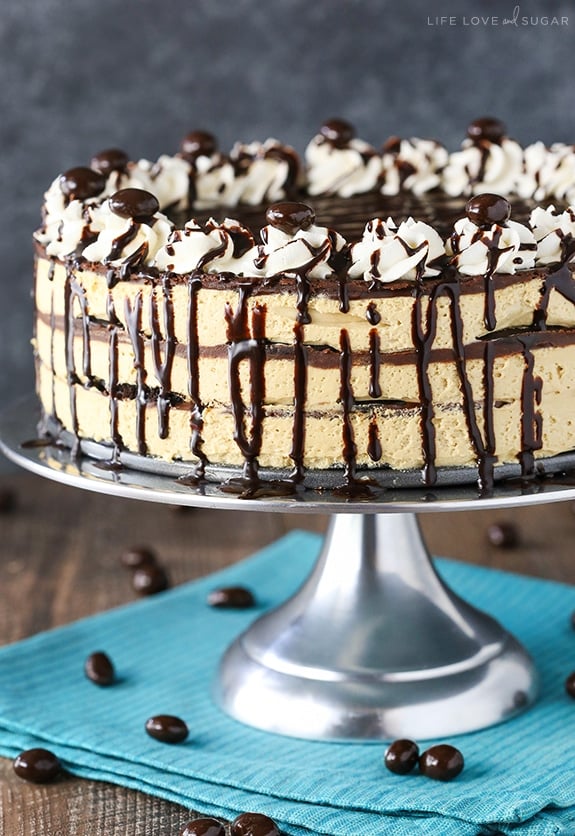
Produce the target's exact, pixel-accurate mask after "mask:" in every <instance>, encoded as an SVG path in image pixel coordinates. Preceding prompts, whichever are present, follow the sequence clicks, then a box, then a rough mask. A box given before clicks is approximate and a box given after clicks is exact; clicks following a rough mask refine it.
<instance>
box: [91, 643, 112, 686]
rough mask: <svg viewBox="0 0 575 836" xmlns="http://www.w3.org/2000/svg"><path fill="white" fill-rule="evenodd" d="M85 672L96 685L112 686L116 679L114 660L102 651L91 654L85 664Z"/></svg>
mask: <svg viewBox="0 0 575 836" xmlns="http://www.w3.org/2000/svg"><path fill="white" fill-rule="evenodd" d="M84 672H85V674H86V676H87V677H88V679H89V680H91V681H92V682H94V683H95V684H96V685H104V686H105V685H111V684H112V683H113V681H114V678H115V672H114V665H113V663H112V660H111V659H110V657H109V656H108V654H107V653H104V652H103V651H102V650H97V651H95V652H94V653H90V655H89V656H88V658H87V659H86V661H85V663H84Z"/></svg>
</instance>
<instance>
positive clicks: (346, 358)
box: [339, 328, 357, 482]
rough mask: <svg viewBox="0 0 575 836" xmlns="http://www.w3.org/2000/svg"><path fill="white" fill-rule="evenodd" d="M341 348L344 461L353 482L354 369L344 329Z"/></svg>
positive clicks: (340, 342)
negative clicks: (352, 378)
mask: <svg viewBox="0 0 575 836" xmlns="http://www.w3.org/2000/svg"><path fill="white" fill-rule="evenodd" d="M339 346H340V349H341V353H340V355H339V369H340V388H339V398H340V401H341V406H342V409H343V421H342V432H343V450H342V455H343V460H344V462H345V478H346V480H347V481H348V482H349V481H353V480H354V479H355V470H356V457H357V447H356V444H355V439H354V432H353V425H352V423H351V413H352V410H353V407H354V403H355V400H354V397H353V389H352V386H351V369H352V355H351V343H350V339H349V334H348V333H347V331H346V330H345V328H342V330H341V331H340V335H339Z"/></svg>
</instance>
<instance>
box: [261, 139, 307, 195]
mask: <svg viewBox="0 0 575 836" xmlns="http://www.w3.org/2000/svg"><path fill="white" fill-rule="evenodd" d="M264 159H266V160H280V161H281V162H285V163H287V175H286V179H285V180H284V183H283V187H284V189H285V191H286V194H288V195H289V194H291V193H292V192H294V191H295V189H296V188H297V184H298V180H299V173H300V159H299V155H298V154H297V153H296V152H295V151H294V150H293V148H290V147H289V146H287V145H282V146H281V147H272V148H268V149H267V151H266V152H265V154H264Z"/></svg>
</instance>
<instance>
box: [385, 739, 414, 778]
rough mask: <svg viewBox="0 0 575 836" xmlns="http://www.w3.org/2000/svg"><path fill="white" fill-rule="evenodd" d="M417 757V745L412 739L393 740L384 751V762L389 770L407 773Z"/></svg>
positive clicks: (397, 773) (401, 773) (412, 767)
mask: <svg viewBox="0 0 575 836" xmlns="http://www.w3.org/2000/svg"><path fill="white" fill-rule="evenodd" d="M418 759H419V747H418V745H417V743H414V742H413V740H394V741H393V743H391V744H390V745H389V747H388V749H387V751H386V753H385V758H384V763H385V765H386V767H387V768H388V769H389V771H390V772H395V774H396V775H407V773H408V772H411V770H412V769H414V768H415V766H416V764H417V761H418Z"/></svg>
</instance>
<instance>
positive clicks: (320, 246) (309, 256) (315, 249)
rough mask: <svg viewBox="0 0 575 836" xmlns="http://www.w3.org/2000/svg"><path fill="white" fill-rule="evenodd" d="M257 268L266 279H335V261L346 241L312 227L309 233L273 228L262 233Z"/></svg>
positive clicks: (322, 228)
mask: <svg viewBox="0 0 575 836" xmlns="http://www.w3.org/2000/svg"><path fill="white" fill-rule="evenodd" d="M260 237H261V239H262V242H263V243H262V245H261V246H260V248H259V249H260V255H259V261H258V266H259V267H260V268H261V271H262V274H263V275H264V276H276V275H277V274H278V273H286V272H296V271H299V272H304V273H305V275H306V276H307V277H308V278H310V279H324V278H327V277H328V276H331V275H333V273H334V269H333V266H332V263H331V262H332V258H333V256H334V255H335V254H337V253H340V252H341V251H342V250H343V249H344V247H345V244H346V242H345V239H344V238H343V237H342V236H341V235H339V234H338V233H337V232H335V231H334V230H332V229H328V228H327V227H324V226H316V224H315V223H312V224H311V225H310V226H308V227H307V228H306V229H298V230H297V231H294V232H284V231H283V230H282V229H278V228H277V227H275V226H272V225H271V224H268V225H267V226H264V227H263V229H262V230H261V231H260Z"/></svg>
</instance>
